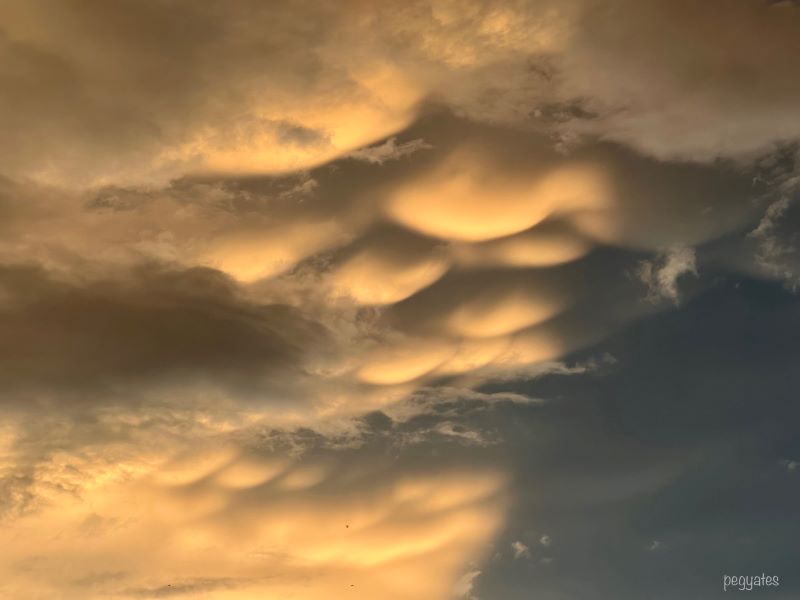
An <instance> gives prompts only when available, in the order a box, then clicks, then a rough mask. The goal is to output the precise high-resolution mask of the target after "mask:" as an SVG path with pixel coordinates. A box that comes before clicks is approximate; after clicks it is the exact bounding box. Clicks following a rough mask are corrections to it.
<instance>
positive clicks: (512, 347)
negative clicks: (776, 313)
mask: <svg viewBox="0 0 800 600" xmlns="http://www.w3.org/2000/svg"><path fill="white" fill-rule="evenodd" d="M0 23H3V25H2V26H0V128H1V129H2V130H3V132H4V137H3V139H2V140H0V164H2V170H3V173H2V174H0V253H2V260H1V261H0V325H2V326H3V329H4V331H5V333H6V334H7V335H5V336H4V337H3V340H2V341H0V381H2V383H0V395H2V399H1V400H0V411H2V413H3V414H2V416H3V419H2V420H1V421H2V423H3V425H2V426H0V517H2V518H3V519H5V520H4V522H3V527H2V528H0V537H1V538H2V539H0V548H2V550H0V596H6V597H9V598H14V600H16V599H17V598H31V599H32V600H38V599H40V598H41V599H43V600H44V599H50V598H53V597H59V598H64V599H65V600H70V599H71V598H75V599H76V600H77V599H81V600H84V599H86V600H91V599H92V598H97V599H100V598H103V599H106V598H109V599H113V598H120V599H122V598H147V597H153V598H159V597H178V598H179V597H193V596H196V595H199V594H202V595H203V596H204V597H208V598H214V599H219V600H235V599H237V598H242V599H244V598H252V597H254V596H265V595H269V596H284V595H286V596H288V595H292V596H294V597H298V598H304V599H307V600H315V599H320V600H322V599H326V600H327V599H329V598H340V597H353V598H386V599H387V600H393V599H394V598H396V599H397V600H404V599H407V598H418V599H420V600H443V599H446V598H449V597H452V596H453V595H456V596H457V597H462V598H475V588H476V581H477V578H478V577H479V576H480V575H481V573H482V572H483V570H484V567H483V566H481V565H482V561H483V559H484V557H485V554H486V549H487V548H489V547H490V546H491V543H492V542H493V540H494V539H495V538H496V537H497V536H498V535H499V534H500V532H501V531H502V529H503V527H504V521H505V519H506V517H507V515H508V514H509V512H508V511H509V507H510V505H511V503H512V502H513V501H514V500H515V499H514V498H512V497H511V491H512V490H513V485H511V482H510V481H509V474H508V469H506V468H505V466H504V465H502V464H499V462H501V461H500V460H499V459H497V458H496V457H495V458H494V460H493V461H486V462H480V461H473V458H474V457H476V456H481V455H480V454H479V453H480V452H481V451H485V452H489V450H490V449H491V448H493V447H496V446H498V445H499V444H500V442H501V441H502V433H501V432H497V431H494V430H493V429H492V427H491V426H490V425H488V424H487V423H488V422H489V421H490V420H491V419H490V417H491V414H492V411H493V410H495V409H498V410H499V409H501V408H503V407H507V406H512V407H517V408H518V407H529V408H530V409H531V410H534V409H535V407H537V406H539V405H540V404H542V401H541V400H539V399H537V398H535V397H533V396H531V395H529V394H527V393H523V392H521V391H519V390H518V389H516V388H512V387H509V386H513V385H517V386H521V385H523V384H524V382H530V381H532V380H534V379H537V378H540V377H542V376H543V375H551V376H552V375H562V376H580V375H585V374H598V373H600V372H602V368H603V367H604V366H605V365H608V363H609V362H611V361H609V360H605V359H600V360H596V361H591V360H587V361H583V360H582V361H577V362H576V361H573V360H571V359H569V358H568V355H570V354H571V353H572V352H574V351H576V350H579V349H584V348H587V347H589V346H591V345H592V344H595V343H597V342H598V341H599V340H602V339H603V338H605V337H606V336H608V335H610V334H612V333H614V332H616V331H618V330H619V329H620V328H622V327H624V326H626V325H628V324H630V323H631V322H632V321H634V320H636V319H640V318H642V317H644V316H647V315H648V314H651V313H652V312H654V311H656V310H662V309H665V308H667V307H666V306H663V304H664V303H661V304H662V305H657V303H653V302H651V303H642V302H640V296H641V283H644V285H645V286H646V287H647V290H648V297H649V298H650V299H666V300H670V301H672V302H673V303H675V304H678V301H679V299H680V298H681V297H682V296H683V294H682V291H683V290H682V289H681V286H682V284H683V283H684V282H685V281H686V279H687V276H689V275H691V276H694V277H696V278H697V280H698V281H697V282H696V284H697V286H702V285H704V284H705V282H704V281H703V280H702V278H701V275H704V273H705V266H703V269H702V271H703V272H702V273H701V269H699V268H698V265H697V262H698V261H697V258H696V255H695V248H698V247H700V246H701V245H702V244H706V243H713V242H714V241H715V240H718V239H720V238H721V237H723V236H736V235H739V236H740V237H741V235H742V232H744V231H752V233H751V234H750V240H751V241H755V243H756V245H757V246H758V247H757V259H758V260H759V261H760V262H761V263H762V267H764V268H773V269H777V270H778V271H779V273H777V275H778V276H784V275H786V274H787V273H790V272H791V269H788V267H787V266H786V265H787V260H788V258H789V255H790V252H789V251H788V248H789V244H788V243H787V241H786V240H787V239H791V238H787V237H785V236H784V235H783V234H784V233H785V232H783V231H782V230H781V231H779V229H780V227H781V223H784V222H785V221H787V220H788V219H787V215H788V214H789V213H790V211H791V207H792V204H791V202H792V201H791V200H790V199H789V195H787V194H788V191H789V188H790V186H791V185H794V184H792V181H794V182H795V184H796V179H795V180H793V179H792V175H790V174H787V173H794V176H796V173H795V172H794V171H793V170H792V169H789V168H788V167H787V168H786V169H785V171H786V173H784V175H782V176H781V178H780V180H772V179H770V180H769V181H768V182H766V183H763V182H759V181H757V179H758V178H757V177H756V178H755V179H754V177H753V174H754V172H757V173H758V172H760V171H759V169H761V170H764V169H762V167H763V161H764V160H770V159H763V155H764V154H768V155H769V156H770V157H771V156H772V154H770V152H771V151H772V150H773V149H774V148H775V147H776V145H778V144H781V143H783V142H787V141H788V142H790V141H791V140H792V139H795V138H797V137H798V136H800V129H799V127H800V125H798V124H800V119H797V106H798V104H800V84H798V83H797V77H796V76H795V75H796V71H797V68H796V56H797V55H798V51H799V50H800V46H798V44H800V42H799V41H798V40H800V34H799V33H798V32H800V11H798V10H797V9H796V7H794V6H788V5H785V4H775V3H768V2H760V1H756V0H742V1H741V2H736V3H733V4H732V3H730V2H729V1H728V0H708V1H706V2H702V3H698V2H690V1H689V0H685V1H684V0H678V1H672V0H670V1H667V0H649V1H646V2H640V1H634V0H612V1H610V2H597V1H595V0H571V1H568V2H563V1H559V2H555V1H553V0H530V1H522V2H508V3H496V2H480V1H466V2H465V1H450V0H436V1H433V2H427V1H419V2H410V3H405V4H404V5H403V6H402V7H399V8H397V9H396V10H391V11H387V10H385V7H381V6H380V5H379V4H375V3H372V4H369V3H367V4H364V3H358V2H356V3H352V2H344V3H340V2H339V3H325V2H322V3H320V2H305V3H304V2H300V3H294V2H293V3H280V2H279V3H271V4H270V5H269V6H268V7H267V6H265V5H264V4H263V3H260V2H254V1H251V0H236V1H234V2H217V1H212V2H204V3H196V2H188V1H179V2H172V1H170V2H162V1H160V0H156V1H154V2H148V3H129V2H122V3H108V2H88V3H87V2H83V1H81V2H78V1H75V2H73V1H58V2H54V1H52V0H31V1H30V2H17V3H2V4H0ZM763 40H770V43H769V44H764V43H763ZM757 159H759V160H757ZM753 165H755V166H753ZM766 170H769V169H766ZM762 187H766V188H768V192H769V193H770V194H772V196H770V195H769V194H767V196H765V197H769V198H770V204H769V207H768V208H766V212H764V209H763V208H762V209H759V208H758V207H754V204H753V203H752V202H751V197H750V196H751V195H752V193H753V192H754V190H758V192H759V193H762V192H763V190H762V189H761V188H762ZM776 190H777V191H778V192H782V193H784V197H780V198H778V197H775V196H774V194H775V192H776ZM759 211H761V212H759ZM759 219H761V221H760V223H759V222H758V221H759ZM779 233H780V234H781V235H778V234H779ZM642 253H650V255H651V256H653V257H652V258H648V259H646V260H643V261H642V260H640V258H641V256H642V255H643V254H642ZM637 260H638V261H639V262H638V263H637ZM637 265H638V266H637ZM633 269H635V273H636V275H637V277H638V279H639V281H638V282H637V281H631V279H632V278H631V277H629V276H628V274H629V273H630V272H631V271H632V270H633ZM773 275H775V274H773ZM786 278H787V279H788V276H787V277H786ZM493 386H494V387H493ZM498 386H499V387H500V388H503V389H502V390H499V389H497V388H498ZM370 444H374V446H371V445H370ZM380 444H384V446H381V445H380ZM420 448H424V450H425V454H424V456H423V454H420V451H419V449H420ZM468 452H473V453H474V454H469V455H468V454H463V455H462V454H459V453H468ZM451 454H452V456H453V457H454V458H453V459H452V460H445V459H447V458H448V457H449V456H450V455H451ZM464 456H469V458H464ZM431 457H434V458H431ZM436 457H438V458H436ZM465 465H468V466H469V468H465ZM791 468H793V467H789V466H788V465H787V469H790V470H791ZM610 487H611V486H610V484H609V488H610ZM608 493H609V494H612V492H608ZM555 533H556V532H554V534H555ZM558 539H559V544H560V543H561V538H560V537H559V538H558ZM523 540H527V538H524V537H523ZM550 543H551V540H550V537H549V536H547V535H543V536H540V537H539V539H538V545H537V544H536V543H534V542H533V541H532V540H527V543H526V542H524V541H516V542H514V545H513V546H512V549H513V551H514V553H515V556H516V557H517V558H522V557H524V556H526V555H529V554H531V553H533V552H534V551H535V550H537V549H538V550H540V551H541V550H542V548H546V547H548V546H549V545H550ZM540 546H541V547H542V548H540ZM542 560H543V561H544V560H549V558H548V557H545V558H543V559H542Z"/></svg>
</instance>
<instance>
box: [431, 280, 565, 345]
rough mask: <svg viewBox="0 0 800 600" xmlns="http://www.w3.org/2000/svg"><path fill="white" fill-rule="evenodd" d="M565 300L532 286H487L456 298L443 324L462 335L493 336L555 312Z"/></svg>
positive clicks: (547, 316) (531, 323) (542, 318)
mask: <svg viewBox="0 0 800 600" xmlns="http://www.w3.org/2000/svg"><path fill="white" fill-rule="evenodd" d="M563 308H564V301H563V300H558V299H556V298H554V297H553V296H552V295H551V294H550V293H549V292H548V293H545V294H537V293H536V292H535V291H533V290H525V289H514V288H511V289H503V290H499V289H497V290H490V291H488V292H485V293H483V294H480V295H478V296H476V297H474V298H467V299H464V300H462V301H461V302H459V303H458V304H457V305H456V306H455V308H454V309H453V311H452V312H451V313H450V314H449V315H447V316H445V319H444V323H445V326H446V327H447V328H448V329H449V330H450V331H452V332H453V333H455V334H458V335H462V336H465V337H495V336H501V335H506V334H509V333H513V332H515V331H518V330H520V329H524V328H526V327H530V326H531V325H535V324H537V323H541V322H542V321H544V320H546V319H548V318H550V317H552V316H554V315H556V314H558V313H559V312H560V311H561V310H563Z"/></svg>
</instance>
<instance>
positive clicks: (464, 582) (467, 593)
mask: <svg viewBox="0 0 800 600" xmlns="http://www.w3.org/2000/svg"><path fill="white" fill-rule="evenodd" d="M480 576H481V571H478V570H477V569H475V570H472V571H467V572H466V573H464V575H462V576H461V578H460V579H459V580H458V581H457V582H456V585H455V587H454V588H453V593H454V594H455V596H456V598H466V599H467V600H475V599H476V598H477V596H475V595H474V594H473V590H474V588H475V580H476V579H477V578H478V577H480Z"/></svg>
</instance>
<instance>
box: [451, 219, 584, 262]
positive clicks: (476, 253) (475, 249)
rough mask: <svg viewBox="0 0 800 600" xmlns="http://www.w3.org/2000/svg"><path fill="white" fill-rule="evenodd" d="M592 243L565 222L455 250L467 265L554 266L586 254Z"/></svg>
mask: <svg viewBox="0 0 800 600" xmlns="http://www.w3.org/2000/svg"><path fill="white" fill-rule="evenodd" d="M592 245H593V244H592V243H591V242H590V241H589V240H587V239H586V238H585V237H583V236H581V235H579V234H577V233H575V232H572V231H570V230H569V229H568V228H567V227H565V226H564V225H563V224H562V225H561V226H555V227H554V226H552V225H549V224H548V223H547V222H545V223H542V224H540V225H538V226H536V227H534V228H533V229H532V230H530V231H526V232H523V233H520V234H517V235H513V236H509V237H506V238H500V239H498V240H491V241H488V242H483V243H479V244H458V245H455V246H454V248H453V253H454V255H455V258H456V260H457V261H458V262H459V263H461V264H462V265H465V266H479V267H480V266H482V267H487V266H497V267H502V266H508V267H521V268H525V267H550V266H555V265H560V264H563V263H566V262H569V261H572V260H576V259H578V258H580V257H582V256H585V255H586V254H587V253H588V252H589V251H590V250H591V248H592Z"/></svg>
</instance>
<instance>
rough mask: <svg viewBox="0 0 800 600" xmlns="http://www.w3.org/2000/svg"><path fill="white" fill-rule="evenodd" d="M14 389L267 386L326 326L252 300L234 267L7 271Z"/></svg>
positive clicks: (5, 308) (321, 338)
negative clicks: (82, 274)
mask: <svg viewBox="0 0 800 600" xmlns="http://www.w3.org/2000/svg"><path fill="white" fill-rule="evenodd" d="M0 286H1V289H2V308H1V309H0V321H2V327H3V329H4V330H5V331H6V332H7V335H6V336H4V340H5V342H4V344H3V349H2V351H0V357H2V358H1V360H0V364H2V379H3V387H4V388H5V393H6V395H7V397H8V396H14V395H16V394H23V395H27V394H34V397H35V393H34V392H33V390H37V389H38V390H42V391H46V392H50V393H52V392H54V391H58V393H66V392H70V393H71V394H74V395H76V396H77V395H80V396H82V397H84V398H86V397H87V396H88V397H91V398H100V399H102V396H103V395H104V394H106V393H110V394H111V395H116V392H115V390H117V391H119V390H121V389H124V388H126V387H127V386H131V387H130V388H128V389H129V390H136V389H141V388H142V387H147V386H150V385H155V386H158V385H160V384H166V383H175V382H178V381H180V382H182V383H183V384H185V385H189V386H191V385H192V382H195V383H197V382H209V383H211V382H213V383H214V385H221V386H222V387H223V388H224V387H226V386H233V387H242V388H249V389H251V391H252V392H255V391H256V390H258V389H259V388H261V389H267V388H268V387H269V383H270V381H271V380H272V379H273V378H275V374H276V373H278V372H281V373H282V374H283V376H284V377H290V376H291V375H290V374H291V373H292V372H293V371H294V372H295V373H299V372H301V370H302V363H303V358H304V356H305V355H307V354H308V353H309V352H311V351H312V348H314V349H315V350H321V349H322V348H323V347H324V345H325V339H326V331H325V329H324V327H323V326H321V325H320V324H318V323H314V322H312V321H309V320H308V319H307V318H305V317H304V316H303V315H301V314H300V313H299V312H298V311H297V310H296V309H294V308H292V307H290V306H286V305H280V304H273V305H264V304H260V303H257V302H253V301H248V300H247V299H245V298H244V297H242V295H241V294H240V293H239V291H238V289H237V286H236V284H235V283H234V282H232V281H231V280H230V279H229V278H228V277H227V276H225V275H224V274H222V273H220V272H218V271H214V270H212V269H206V268H193V269H186V270H183V269H179V270H175V269H170V268H167V267H161V266H158V265H143V266H140V267H138V268H136V269H133V270H131V271H129V272H124V273H119V274H117V276H116V277H114V278H109V279H99V280H94V281H68V280H66V281H65V280H61V279H59V277H58V276H57V275H55V274H52V273H47V272H46V271H44V270H42V269H41V268H36V267H25V266H16V267H14V266H5V267H3V269H2V271H0Z"/></svg>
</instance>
